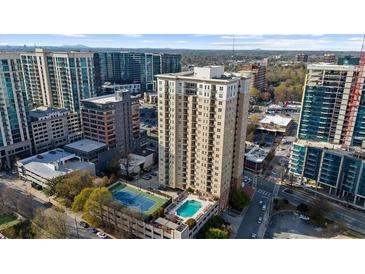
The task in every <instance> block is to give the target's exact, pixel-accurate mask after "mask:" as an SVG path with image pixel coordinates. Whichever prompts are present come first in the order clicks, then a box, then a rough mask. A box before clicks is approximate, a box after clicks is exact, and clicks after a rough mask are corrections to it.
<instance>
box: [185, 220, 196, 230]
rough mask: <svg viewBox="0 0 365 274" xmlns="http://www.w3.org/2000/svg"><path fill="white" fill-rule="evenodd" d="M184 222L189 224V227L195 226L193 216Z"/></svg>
mask: <svg viewBox="0 0 365 274" xmlns="http://www.w3.org/2000/svg"><path fill="white" fill-rule="evenodd" d="M185 223H186V224H187V225H188V226H189V229H193V228H194V227H195V226H196V221H195V219H194V218H190V219H187V220H186V222H185Z"/></svg>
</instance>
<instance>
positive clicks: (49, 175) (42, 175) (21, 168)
mask: <svg viewBox="0 0 365 274" xmlns="http://www.w3.org/2000/svg"><path fill="white" fill-rule="evenodd" d="M16 165H17V167H18V174H19V176H20V178H22V179H23V180H25V181H28V182H30V183H32V184H37V185H40V186H42V187H46V186H47V182H48V181H49V180H51V179H54V178H57V177H59V176H63V175H66V174H68V173H71V172H73V171H78V170H87V171H89V172H90V174H92V175H95V165H94V164H93V163H89V162H84V161H82V160H81V158H80V157H78V156H76V155H75V154H73V153H69V152H66V151H65V150H63V149H60V148H57V149H53V150H51V151H47V152H44V153H41V154H38V155H35V156H32V157H29V158H25V159H22V160H19V161H17V163H16Z"/></svg>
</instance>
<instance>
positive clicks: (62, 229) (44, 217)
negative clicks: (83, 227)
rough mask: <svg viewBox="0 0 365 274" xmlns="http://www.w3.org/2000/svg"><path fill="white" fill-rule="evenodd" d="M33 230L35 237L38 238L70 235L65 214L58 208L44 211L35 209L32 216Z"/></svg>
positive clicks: (55, 237) (59, 237) (56, 237)
mask: <svg viewBox="0 0 365 274" xmlns="http://www.w3.org/2000/svg"><path fill="white" fill-rule="evenodd" d="M33 230H34V233H35V235H36V238H39V239H67V238H69V237H70V228H69V226H68V224H67V215H66V214H65V213H64V212H63V211H60V210H52V212H46V211H45V210H42V209H37V210H36V213H35V215H34V218H33Z"/></svg>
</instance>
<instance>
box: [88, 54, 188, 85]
mask: <svg viewBox="0 0 365 274" xmlns="http://www.w3.org/2000/svg"><path fill="white" fill-rule="evenodd" d="M180 62H181V55H178V54H165V53H141V52H97V53H95V55H94V63H95V79H96V86H97V89H98V91H100V87H101V86H102V85H103V84H104V83H105V82H111V83H112V84H140V85H141V89H142V90H143V91H151V90H153V87H154V76H155V75H157V74H160V73H176V72H180V71H181V63H180Z"/></svg>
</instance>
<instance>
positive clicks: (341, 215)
mask: <svg viewBox="0 0 365 274" xmlns="http://www.w3.org/2000/svg"><path fill="white" fill-rule="evenodd" d="M284 190H285V187H281V188H280V191H279V196H280V197H283V198H286V199H288V200H289V201H290V202H291V203H293V204H296V205H297V204H299V203H307V204H308V202H310V201H312V200H313V197H315V196H314V195H313V194H309V193H307V192H305V191H302V190H293V193H286V192H284ZM331 205H332V207H333V208H334V211H333V212H331V213H328V214H327V215H326V217H327V218H328V219H330V220H333V221H336V222H340V223H343V224H345V225H346V226H347V227H349V228H350V229H352V230H354V231H357V232H359V233H361V234H364V235H365V214H364V213H362V212H360V211H356V210H353V209H348V208H344V207H343V206H340V205H337V204H334V203H331Z"/></svg>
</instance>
